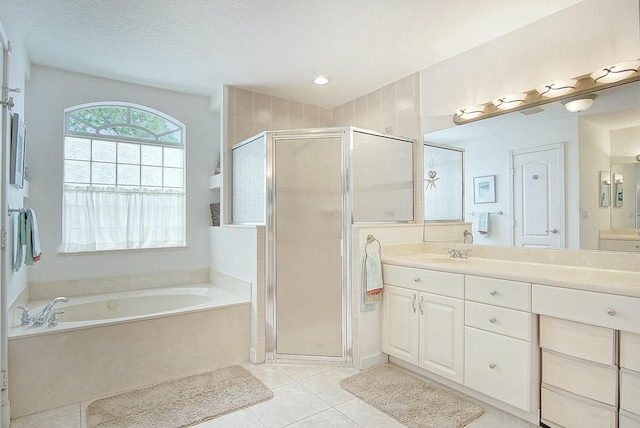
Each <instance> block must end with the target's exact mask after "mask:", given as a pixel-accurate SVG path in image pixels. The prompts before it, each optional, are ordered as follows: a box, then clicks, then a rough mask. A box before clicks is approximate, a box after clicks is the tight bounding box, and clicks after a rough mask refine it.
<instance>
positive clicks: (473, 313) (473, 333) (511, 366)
mask: <svg viewBox="0 0 640 428" xmlns="http://www.w3.org/2000/svg"><path fill="white" fill-rule="evenodd" d="M530 287H531V285H530V284H528V283H524V282H517V281H506V280H501V279H493V278H485V277H478V276H470V275H468V276H466V279H465V364H464V366H465V369H464V379H465V380H464V384H465V385H466V386H468V387H469V388H472V389H475V390H477V391H480V392H482V393H484V394H486V395H489V396H491V397H493V398H496V399H498V400H500V401H503V402H505V403H507V404H510V405H512V406H514V407H517V408H519V409H522V410H525V411H526V412H532V411H533V410H534V409H536V410H537V408H538V407H537V404H538V382H537V379H538V377H537V362H538V357H537V355H538V346H537V341H536V338H537V329H536V325H537V323H536V316H535V315H534V314H531V313H530V307H531V299H530V295H531V293H530Z"/></svg>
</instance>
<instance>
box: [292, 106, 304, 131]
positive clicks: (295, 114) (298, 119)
mask: <svg viewBox="0 0 640 428" xmlns="http://www.w3.org/2000/svg"><path fill="white" fill-rule="evenodd" d="M303 124H304V110H303V107H302V103H299V102H297V101H289V128H291V129H295V128H302V127H304V125H303Z"/></svg>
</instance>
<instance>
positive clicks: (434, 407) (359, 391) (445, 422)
mask: <svg viewBox="0 0 640 428" xmlns="http://www.w3.org/2000/svg"><path fill="white" fill-rule="evenodd" d="M340 386H341V387H342V388H343V389H346V390H347V391H349V392H350V393H352V394H353V395H355V396H357V397H359V398H361V399H362V400H363V401H365V402H366V403H368V404H370V405H372V406H373V407H375V408H377V409H378V410H381V411H383V412H384V413H386V414H388V415H389V416H391V417H393V418H394V419H396V420H397V421H399V422H401V423H403V424H404V425H406V426H407V427H409V428H460V427H464V426H465V425H467V424H469V423H470V422H472V421H473V420H475V419H477V418H478V417H480V416H481V415H482V414H483V413H484V409H483V408H482V407H480V406H479V405H477V404H476V403H474V402H473V401H471V400H469V399H467V398H464V397H462V396H460V395H458V394H456V393H454V392H452V391H449V390H447V389H444V388H443V387H441V386H439V385H437V384H435V383H433V382H430V381H428V380H425V379H423V378H421V377H419V376H418V375H416V374H413V373H411V372H410V371H408V370H405V369H403V368H401V367H398V366H396V365H393V364H383V365H380V366H376V367H373V368H371V369H369V370H366V371H363V372H362V373H358V374H356V375H353V376H350V377H348V378H345V379H343V380H342V381H341V382H340Z"/></svg>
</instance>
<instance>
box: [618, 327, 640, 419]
mask: <svg viewBox="0 0 640 428" xmlns="http://www.w3.org/2000/svg"><path fill="white" fill-rule="evenodd" d="M620 428H640V334H633V333H628V332H626V331H623V332H620Z"/></svg>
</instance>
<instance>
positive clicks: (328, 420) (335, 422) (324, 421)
mask: <svg viewBox="0 0 640 428" xmlns="http://www.w3.org/2000/svg"><path fill="white" fill-rule="evenodd" d="M289 427H290V428H328V427H331V428H360V425H358V424H356V423H355V422H353V421H352V420H350V419H349V418H347V417H346V416H345V415H343V414H342V413H340V412H338V411H337V410H336V409H329V410H325V411H324V412H321V413H318V414H317V415H313V416H310V417H308V418H306V419H303V420H301V421H299V422H296V423H294V424H292V425H289Z"/></svg>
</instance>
